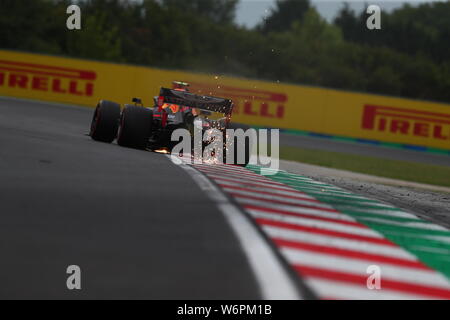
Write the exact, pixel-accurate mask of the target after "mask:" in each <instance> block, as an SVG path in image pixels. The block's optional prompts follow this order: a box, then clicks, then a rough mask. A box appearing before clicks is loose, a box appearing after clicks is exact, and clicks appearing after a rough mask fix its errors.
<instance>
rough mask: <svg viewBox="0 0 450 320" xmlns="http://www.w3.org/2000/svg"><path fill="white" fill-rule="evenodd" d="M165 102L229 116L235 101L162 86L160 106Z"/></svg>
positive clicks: (159, 99) (159, 98)
mask: <svg viewBox="0 0 450 320" xmlns="http://www.w3.org/2000/svg"><path fill="white" fill-rule="evenodd" d="M164 103H171V104H177V105H180V106H186V107H191V108H198V109H201V110H208V111H212V112H220V113H224V114H225V115H227V116H231V113H232V111H233V101H232V100H230V99H225V98H218V97H210V96H202V95H197V94H194V93H190V92H186V91H178V90H173V89H167V88H161V91H160V93H159V97H158V106H159V107H162V105H163V104H164Z"/></svg>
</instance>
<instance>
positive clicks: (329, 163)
mask: <svg viewBox="0 0 450 320" xmlns="http://www.w3.org/2000/svg"><path fill="white" fill-rule="evenodd" d="M280 158H281V159H283V160H291V161H298V162H303V163H308V164H314V165H318V166H323V167H329V168H335V169H342V170H348V171H353V172H359V173H366V174H370V175H374V176H380V177H386V178H392V179H399V180H406V181H413V182H420V183H427V184H433V185H438V186H446V187H450V167H445V166H438V165H430V164H422V163H416V162H409V161H399V160H390V159H383V158H375V157H367V156H359V155H353V154H347V153H339V152H330V151H322V150H313V149H303V148H296V147H286V146H280ZM449 161H450V157H449Z"/></svg>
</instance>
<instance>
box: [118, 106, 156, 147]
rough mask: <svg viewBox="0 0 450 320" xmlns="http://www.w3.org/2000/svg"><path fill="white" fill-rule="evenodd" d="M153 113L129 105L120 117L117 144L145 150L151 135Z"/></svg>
mask: <svg viewBox="0 0 450 320" xmlns="http://www.w3.org/2000/svg"><path fill="white" fill-rule="evenodd" d="M152 121H153V112H152V111H151V110H149V109H146V108H143V107H137V106H132V105H127V106H125V108H124V109H123V111H122V115H121V117H120V126H119V135H118V137H117V143H118V144H119V145H120V146H122V147H128V148H134V149H145V148H146V147H147V144H148V140H149V137H150V133H151V126H152Z"/></svg>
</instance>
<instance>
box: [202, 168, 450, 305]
mask: <svg viewBox="0 0 450 320" xmlns="http://www.w3.org/2000/svg"><path fill="white" fill-rule="evenodd" d="M194 167H195V168H196V169H197V170H199V171H201V172H202V173H203V174H205V175H206V176H207V177H208V178H209V179H211V180H213V181H214V182H215V183H216V184H217V185H218V186H219V187H221V188H222V190H223V191H224V192H225V193H227V194H228V195H229V196H230V197H232V198H234V199H235V201H236V202H237V203H238V204H239V205H240V206H241V208H242V209H243V210H245V212H247V214H248V215H249V216H250V217H252V219H253V220H254V221H255V222H256V223H257V225H259V227H260V228H261V230H262V231H263V232H265V233H266V235H267V236H268V238H269V239H271V241H272V242H273V244H274V245H275V247H276V248H278V250H279V252H280V253H281V255H282V257H283V258H284V259H285V260H286V261H287V262H288V264H289V265H290V266H291V267H292V269H293V270H295V272H297V274H298V275H299V276H300V277H301V278H302V279H303V280H304V282H305V283H306V284H307V285H308V286H309V287H310V289H311V290H312V291H313V292H314V293H315V294H316V295H317V296H318V297H319V298H322V299H450V280H449V279H450V268H449V265H450V263H449V262H450V232H449V231H448V230H447V229H445V228H443V227H441V226H438V225H435V224H433V223H430V222H428V221H424V220H421V219H419V218H418V217H417V216H415V215H413V214H411V213H407V212H404V211H402V210H400V209H398V208H395V207H392V206H390V205H388V204H384V203H381V202H379V201H376V200H372V199H368V198H365V197H363V196H360V195H356V194H353V193H351V192H348V191H346V190H343V189H341V188H338V187H336V186H332V185H328V184H325V183H322V182H319V181H315V180H312V179H309V178H307V177H303V176H300V175H295V174H291V173H287V172H285V171H279V172H278V173H277V174H275V175H273V176H269V177H266V176H262V175H260V174H258V172H259V170H260V168H259V167H257V166H248V167H247V168H241V167H237V166H227V165H205V164H196V165H194ZM371 265H376V266H379V267H380V270H381V290H370V289H368V287H367V279H368V278H369V276H370V274H368V273H367V268H368V267H369V266H371Z"/></svg>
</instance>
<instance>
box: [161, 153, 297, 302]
mask: <svg viewBox="0 0 450 320" xmlns="http://www.w3.org/2000/svg"><path fill="white" fill-rule="evenodd" d="M169 157H170V156H169ZM180 167H181V168H183V169H184V170H185V171H186V172H187V173H188V174H189V175H190V176H191V177H192V179H193V180H194V181H195V182H196V183H197V185H198V186H199V187H200V188H201V189H202V190H203V191H204V193H205V194H206V195H208V196H209V197H210V198H211V199H212V200H213V201H214V202H216V205H217V207H218V208H219V210H220V211H221V212H222V213H223V215H224V216H225V218H226V220H227V222H228V223H229V225H230V227H231V228H232V230H233V231H234V232H235V234H236V236H237V238H238V240H239V242H240V244H241V246H242V249H243V251H244V254H245V255H246V257H247V259H248V262H249V264H250V267H251V268H252V270H253V273H254V275H255V277H256V280H257V283H258V285H259V287H260V290H261V295H262V297H263V299H266V300H277V299H283V300H298V299H301V298H302V297H301V296H300V293H299V292H298V290H297V288H296V286H295V285H294V283H293V282H292V280H291V279H290V277H289V275H288V274H287V272H286V270H285V269H284V267H283V266H282V264H281V262H280V261H279V259H278V257H277V256H276V255H275V253H274V252H273V250H272V248H271V247H270V246H269V244H268V243H267V242H266V240H265V239H264V238H263V237H262V236H261V235H260V233H259V232H258V231H257V229H256V227H255V226H254V225H253V224H251V223H250V221H249V220H248V219H247V218H246V217H245V216H244V214H243V213H242V212H241V211H240V210H239V209H238V208H237V207H236V206H235V205H234V204H233V203H231V202H230V201H229V200H228V198H227V197H226V196H225V195H224V194H223V193H222V191H220V190H219V189H218V188H217V187H216V186H215V185H214V184H213V183H212V182H211V181H210V180H209V179H208V178H207V177H206V176H204V175H203V174H202V173H200V172H199V171H197V170H196V169H194V168H193V167H191V166H189V165H185V164H182V165H180Z"/></svg>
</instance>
